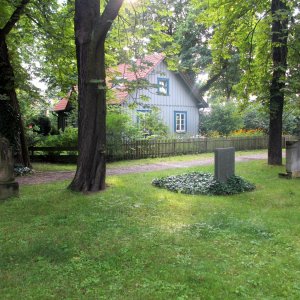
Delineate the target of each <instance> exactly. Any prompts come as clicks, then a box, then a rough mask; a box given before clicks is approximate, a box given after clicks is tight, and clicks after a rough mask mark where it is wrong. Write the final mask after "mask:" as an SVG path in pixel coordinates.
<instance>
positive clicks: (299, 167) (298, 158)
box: [279, 141, 300, 178]
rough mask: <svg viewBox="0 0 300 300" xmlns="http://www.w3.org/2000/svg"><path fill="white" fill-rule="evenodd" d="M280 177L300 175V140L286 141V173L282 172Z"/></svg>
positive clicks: (296, 176)
mask: <svg viewBox="0 0 300 300" xmlns="http://www.w3.org/2000/svg"><path fill="white" fill-rule="evenodd" d="M279 176H280V177H286V178H298V177H300V141H287V142H286V173H280V174H279Z"/></svg>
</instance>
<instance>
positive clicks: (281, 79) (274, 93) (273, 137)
mask: <svg viewBox="0 0 300 300" xmlns="http://www.w3.org/2000/svg"><path fill="white" fill-rule="evenodd" d="M271 13H272V30H271V32H272V60H273V74H272V81H271V86H270V106H269V107H270V125H269V147H268V163H269V164H270V165H281V164H282V150H281V143H282V142H281V136H282V115H283V106H284V87H285V81H286V70H287V53H288V47H287V37H288V16H289V13H288V8H287V5H286V3H285V1H282V0H272V4H271Z"/></svg>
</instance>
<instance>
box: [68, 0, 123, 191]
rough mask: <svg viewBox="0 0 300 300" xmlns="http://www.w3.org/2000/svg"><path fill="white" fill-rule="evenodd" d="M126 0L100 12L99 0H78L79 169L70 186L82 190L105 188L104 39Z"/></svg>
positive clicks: (75, 189)
mask: <svg viewBox="0 0 300 300" xmlns="http://www.w3.org/2000/svg"><path fill="white" fill-rule="evenodd" d="M122 3H123V0H110V1H109V2H108V4H107V5H106V7H105V10H104V12H103V14H102V15H100V3H99V0H88V1H86V0H85V1H84V0H76V1H75V38H76V55H77V67H78V89H79V94H78V114H79V115H78V122H79V124H78V144H79V145H78V147H79V156H78V161H77V170H76V174H75V177H74V179H73V181H72V182H71V184H70V186H69V188H70V189H72V190H74V191H80V192H96V191H99V190H104V189H105V174H106V155H105V151H106V90H105V87H106V84H105V53H104V50H105V49H104V47H105V39H106V35H107V32H108V30H109V29H110V27H111V24H112V22H113V20H114V19H115V18H116V17H117V15H118V12H119V9H120V7H121V5H122Z"/></svg>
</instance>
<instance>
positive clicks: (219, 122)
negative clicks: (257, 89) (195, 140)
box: [200, 103, 243, 136]
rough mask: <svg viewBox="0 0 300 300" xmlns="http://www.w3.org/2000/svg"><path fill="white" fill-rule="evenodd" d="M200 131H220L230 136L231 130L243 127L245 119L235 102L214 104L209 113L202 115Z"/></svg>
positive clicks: (221, 133) (206, 132) (205, 132)
mask: <svg viewBox="0 0 300 300" xmlns="http://www.w3.org/2000/svg"><path fill="white" fill-rule="evenodd" d="M200 120H201V124H200V131H201V133H202V134H203V133H204V134H208V135H209V133H210V132H218V133H219V134H220V135H222V136H228V135H229V134H230V132H232V131H234V130H237V129H239V128H241V127H242V124H243V120H242V117H241V115H240V114H239V112H238V110H237V107H236V106H235V105H234V104H233V103H225V104H214V105H213V106H212V108H211V111H210V113H209V114H202V116H201V117H200Z"/></svg>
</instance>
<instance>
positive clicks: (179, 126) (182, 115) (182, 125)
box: [174, 111, 187, 133]
mask: <svg viewBox="0 0 300 300" xmlns="http://www.w3.org/2000/svg"><path fill="white" fill-rule="evenodd" d="M174 117H175V122H174V123H175V132H178V133H183V132H186V125H187V112H186V111H175V112H174Z"/></svg>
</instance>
